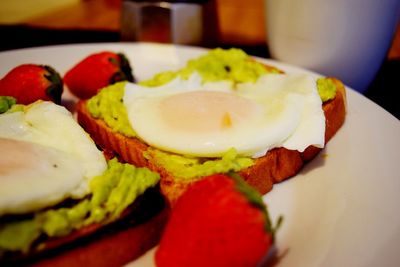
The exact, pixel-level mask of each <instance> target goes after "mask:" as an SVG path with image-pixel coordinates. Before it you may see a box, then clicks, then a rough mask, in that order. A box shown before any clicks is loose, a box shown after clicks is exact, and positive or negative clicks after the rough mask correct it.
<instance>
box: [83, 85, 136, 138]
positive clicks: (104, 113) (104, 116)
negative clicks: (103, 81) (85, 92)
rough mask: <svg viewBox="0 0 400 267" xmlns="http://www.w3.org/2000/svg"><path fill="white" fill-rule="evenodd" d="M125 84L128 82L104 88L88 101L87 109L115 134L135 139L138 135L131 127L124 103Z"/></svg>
mask: <svg viewBox="0 0 400 267" xmlns="http://www.w3.org/2000/svg"><path fill="white" fill-rule="evenodd" d="M125 84H126V82H118V83H115V84H113V85H110V86H107V87H106V88H103V89H102V90H100V92H99V93H98V94H97V95H95V96H94V97H92V98H90V99H89V100H88V101H87V105H86V107H87V109H88V111H89V113H90V114H91V115H92V116H93V117H94V118H96V119H101V120H103V121H104V122H105V123H106V124H107V125H108V126H109V127H110V128H111V129H113V130H114V131H115V132H117V133H121V134H123V135H125V136H127V137H134V136H135V135H136V133H135V131H134V130H133V129H132V127H131V126H130V123H129V120H128V114H127V112H126V109H125V106H124V104H123V103H122V101H123V100H122V98H123V96H124V88H125Z"/></svg>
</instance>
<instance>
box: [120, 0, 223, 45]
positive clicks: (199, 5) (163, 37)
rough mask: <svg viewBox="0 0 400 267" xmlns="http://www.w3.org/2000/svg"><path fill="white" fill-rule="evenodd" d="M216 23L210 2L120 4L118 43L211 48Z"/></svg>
mask: <svg viewBox="0 0 400 267" xmlns="http://www.w3.org/2000/svg"><path fill="white" fill-rule="evenodd" d="M217 34H218V22H217V18H216V4H215V1H213V0H197V1H196V0H169V1H154V0H147V1H143V0H124V1H123V2H122V21H121V40H122V41H142V42H160V43H174V44H186V45H206V46H207V45H212V44H213V43H215V42H216V39H217Z"/></svg>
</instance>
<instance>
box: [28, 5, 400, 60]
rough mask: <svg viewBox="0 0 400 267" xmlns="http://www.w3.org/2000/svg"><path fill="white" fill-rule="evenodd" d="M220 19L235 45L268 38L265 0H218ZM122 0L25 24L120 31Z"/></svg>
mask: <svg viewBox="0 0 400 267" xmlns="http://www.w3.org/2000/svg"><path fill="white" fill-rule="evenodd" d="M215 1H216V5H217V14H218V20H219V42H220V43H224V44H225V43H226V44H232V45H248V46H251V45H260V44H261V45H262V44H265V43H267V42H268V40H266V30H265V24H264V7H263V3H264V0H246V1H240V0H215ZM120 16H121V0H82V1H80V2H78V3H76V4H73V5H71V6H68V7H65V8H63V9H61V10H58V11H54V12H52V13H50V14H47V15H44V16H40V17H37V18H33V19H29V20H28V21H26V22H25V24H27V25H30V26H36V27H43V28H50V29H81V30H107V31H116V32H117V31H119V29H120ZM388 58H389V59H400V27H398V29H397V32H396V34H395V38H394V41H393V43H392V46H391V48H390V50H389V51H388Z"/></svg>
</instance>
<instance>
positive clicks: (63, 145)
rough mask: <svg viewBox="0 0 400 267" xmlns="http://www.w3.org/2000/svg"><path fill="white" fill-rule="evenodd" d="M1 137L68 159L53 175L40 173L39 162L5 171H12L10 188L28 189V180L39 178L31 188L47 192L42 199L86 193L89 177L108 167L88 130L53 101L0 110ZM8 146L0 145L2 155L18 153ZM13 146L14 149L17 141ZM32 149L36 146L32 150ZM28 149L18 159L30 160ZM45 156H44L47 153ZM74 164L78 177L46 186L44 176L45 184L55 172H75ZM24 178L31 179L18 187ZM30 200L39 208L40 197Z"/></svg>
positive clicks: (53, 157) (77, 196) (0, 195)
mask: <svg viewBox="0 0 400 267" xmlns="http://www.w3.org/2000/svg"><path fill="white" fill-rule="evenodd" d="M0 138H4V139H11V140H17V141H24V142H28V143H32V144H36V145H40V146H42V147H47V150H46V149H44V148H41V150H40V151H43V153H44V155H47V156H48V155H53V156H51V157H49V156H48V157H47V159H54V160H56V161H57V162H58V161H59V162H64V161H65V162H67V161H68V164H67V163H66V166H69V167H68V170H67V171H66V170H64V169H62V168H57V170H54V171H56V173H53V174H54V175H49V176H46V177H44V176H43V177H42V171H44V170H40V169H39V166H38V167H37V168H36V167H34V166H33V165H32V166H31V167H33V168H31V169H30V170H27V171H26V173H25V174H24V175H22V174H21V172H20V170H17V169H16V170H15V172H14V174H10V173H8V174H7V175H8V176H10V175H13V177H14V180H15V184H14V185H12V184H8V187H9V190H11V191H13V190H16V191H18V190H29V187H30V184H32V183H35V182H36V181H38V185H39V184H40V186H38V187H35V188H34V189H33V188H32V190H38V191H43V192H47V193H46V194H47V195H46V194H43V195H42V197H43V199H46V198H47V199H51V198H52V197H51V195H57V194H60V195H63V196H64V197H66V196H71V197H73V198H81V197H83V196H85V195H86V194H88V193H89V191H90V190H89V182H90V180H91V179H92V178H93V177H95V176H97V175H100V174H102V173H103V172H104V170H105V169H106V167H107V164H106V160H105V158H104V156H103V154H102V153H101V151H99V150H98V149H97V147H96V145H95V144H94V142H93V141H92V140H91V139H90V137H89V136H88V134H87V133H86V132H85V131H84V130H83V129H82V128H81V127H80V126H79V125H78V124H77V123H76V121H75V120H74V119H73V117H72V115H71V113H70V112H69V111H67V110H66V109H65V108H64V107H61V106H58V105H56V104H54V103H52V102H42V101H38V102H35V103H33V104H31V105H29V106H27V108H26V109H25V110H24V111H18V112H13V113H5V114H0ZM32 146H33V145H31V147H32ZM10 147H12V146H8V149H5V148H0V150H1V151H2V153H3V155H2V157H7V155H12V153H17V152H15V151H12V150H10ZM15 147H16V149H17V145H16V146H15ZM35 149H36V147H35V148H34V150H35ZM45 150H46V151H45ZM35 151H36V150H35ZM55 151H56V152H55ZM28 152H30V151H28V150H27V154H26V158H24V154H23V153H20V154H18V155H19V159H18V160H20V161H25V160H26V161H29V160H31V158H32V155H29V153H28ZM44 157H45V158H46V156H44ZM67 159H68V160H67ZM38 160H43V159H38ZM49 164H50V163H49ZM57 165H58V164H57ZM41 166H42V167H43V166H47V165H41ZM70 167H72V168H70ZM73 168H76V171H77V172H78V173H80V175H79V179H78V178H77V177H75V178H74V177H71V178H70V179H71V181H67V179H59V180H57V181H58V182H57V183H59V187H54V188H53V189H54V191H53V193H50V192H49V189H50V188H48V187H47V186H46V184H47V183H46V182H45V180H47V182H48V184H51V183H54V182H55V179H57V178H55V176H57V177H64V175H67V176H69V174H71V175H72V176H73V175H75V174H76V172H75V171H73V170H72V169H73ZM78 170H79V171H78ZM80 170H82V172H81V171H80ZM46 171H48V170H46ZM28 174H29V175H28ZM10 177H11V176H10ZM24 179H28V180H29V179H30V183H27V184H25V188H20V187H21V186H24V183H21V182H20V181H23V180H24ZM77 179H78V180H77ZM72 181H75V182H73V186H71V183H72ZM2 182H3V174H2V173H0V187H3V184H2ZM68 184H70V186H68ZM64 186H65V188H64V189H63V190H61V191H58V189H57V188H62V187H64ZM40 188H41V189H40ZM32 194H36V193H32ZM38 194H39V193H38ZM2 196H3V194H1V193H0V205H1V206H4V205H6V204H5V203H6V202H5V200H4V199H2ZM20 197H21V199H22V198H25V197H22V196H20ZM30 201H31V206H32V208H39V207H41V206H42V204H40V203H41V202H42V200H39V199H37V198H32V199H31V200H30ZM26 202H29V201H28V200H25V201H22V200H21V203H20V206H21V207H22V206H24V205H25V203H26ZM50 202H52V201H50ZM3 208H4V207H3ZM0 209H1V207H0ZM16 209H18V208H16Z"/></svg>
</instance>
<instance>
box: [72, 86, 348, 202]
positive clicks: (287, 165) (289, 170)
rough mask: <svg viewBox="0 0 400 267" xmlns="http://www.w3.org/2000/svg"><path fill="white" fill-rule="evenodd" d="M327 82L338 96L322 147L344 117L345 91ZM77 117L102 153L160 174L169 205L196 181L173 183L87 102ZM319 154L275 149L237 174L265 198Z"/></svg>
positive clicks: (329, 105) (328, 110)
mask: <svg viewBox="0 0 400 267" xmlns="http://www.w3.org/2000/svg"><path fill="white" fill-rule="evenodd" d="M330 79H331V80H332V81H333V82H334V83H335V85H336V87H337V93H336V96H335V98H334V99H332V100H330V101H328V102H325V103H324V104H323V110H324V113H325V119H326V120H325V124H326V129H325V143H327V142H328V141H329V140H330V139H331V138H332V137H333V136H334V135H335V133H336V132H337V131H338V130H339V128H340V127H341V126H342V124H343V123H344V120H345V114H346V93H345V88H344V86H343V84H342V83H341V82H340V81H339V80H337V79H335V78H330ZM77 113H78V122H79V123H80V124H81V125H82V127H83V128H84V129H85V130H86V131H87V132H88V133H89V134H90V135H91V137H92V139H93V140H94V141H95V142H96V143H97V144H98V145H99V146H101V147H102V148H103V149H105V150H110V151H112V152H114V153H115V154H117V155H118V156H120V157H121V159H122V160H124V161H126V162H129V163H132V164H135V165H139V166H146V167H149V168H150V169H152V170H154V171H157V172H159V173H160V175H161V182H160V186H161V191H162V193H163V194H164V196H165V197H166V198H167V200H168V201H169V203H170V204H171V205H173V204H174V203H175V202H176V200H177V199H178V197H179V196H180V195H181V194H182V193H183V192H184V191H185V190H186V188H187V187H188V186H190V184H191V183H193V182H194V181H196V180H197V179H176V177H174V176H173V175H172V174H170V173H168V172H167V171H166V170H165V169H163V168H162V167H160V166H157V165H156V164H155V163H154V162H151V161H149V160H147V159H146V158H144V156H143V152H144V151H146V149H147V148H148V146H147V145H146V144H144V143H143V142H141V141H140V140H138V139H137V138H129V137H125V136H123V135H121V134H119V133H115V132H113V131H112V130H111V128H109V127H108V126H107V125H106V124H105V123H104V122H103V121H102V120H100V119H94V118H93V117H92V116H91V115H90V113H89V112H88V110H87V109H86V101H84V100H83V101H80V102H79V103H78V105H77ZM320 151H321V149H320V148H317V147H313V146H310V147H308V148H307V149H306V150H305V151H304V152H302V153H300V152H299V151H294V150H288V149H286V148H276V149H273V150H270V151H268V153H267V154H266V155H265V156H263V157H260V158H257V159H256V161H255V164H254V165H252V166H251V167H248V168H246V169H244V170H241V171H240V172H239V173H240V175H241V176H242V177H243V178H244V179H245V180H246V181H247V182H248V183H249V184H250V185H251V186H253V187H254V188H256V189H257V190H258V191H259V192H260V193H262V194H265V193H267V192H269V191H270V190H271V189H272V187H273V184H274V183H278V182H281V181H283V180H286V179H288V178H290V177H292V176H294V175H296V174H297V173H298V172H299V171H300V169H301V168H302V167H303V165H304V164H305V163H306V162H308V161H310V160H311V159H312V158H314V157H315V156H316V155H317V154H318V153H319V152H320ZM198 179H199V178H198Z"/></svg>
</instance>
